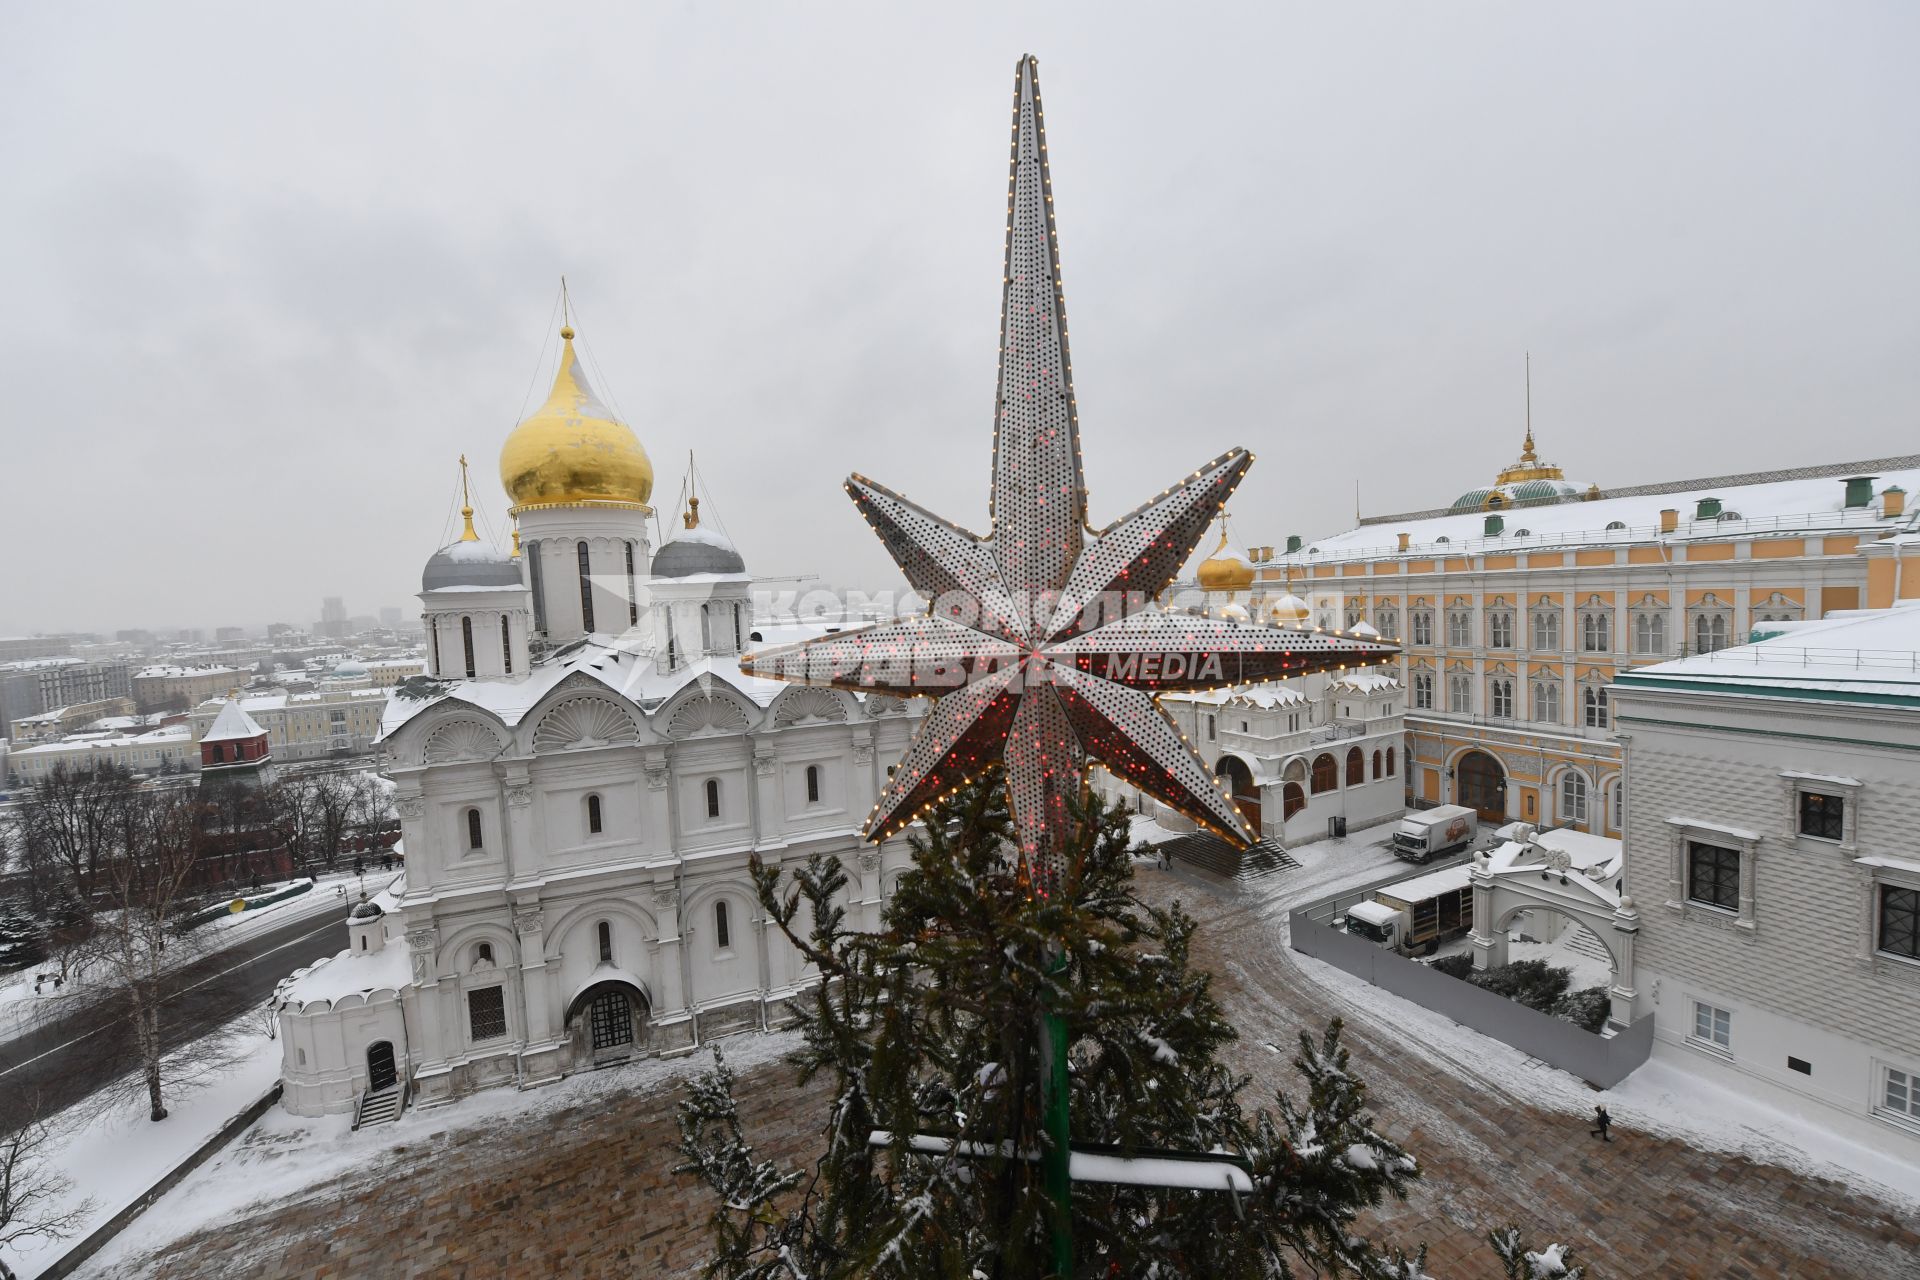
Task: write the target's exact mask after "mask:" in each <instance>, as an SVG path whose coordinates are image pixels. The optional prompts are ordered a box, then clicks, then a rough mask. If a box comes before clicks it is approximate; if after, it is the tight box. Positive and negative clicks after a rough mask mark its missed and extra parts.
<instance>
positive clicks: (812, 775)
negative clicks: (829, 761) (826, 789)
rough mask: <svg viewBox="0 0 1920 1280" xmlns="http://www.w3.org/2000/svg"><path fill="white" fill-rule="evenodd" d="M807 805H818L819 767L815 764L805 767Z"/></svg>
mask: <svg viewBox="0 0 1920 1280" xmlns="http://www.w3.org/2000/svg"><path fill="white" fill-rule="evenodd" d="M807 803H808V804H819V803H820V766H819V765H817V764H810V765H808V766H807Z"/></svg>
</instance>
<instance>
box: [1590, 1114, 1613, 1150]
mask: <svg viewBox="0 0 1920 1280" xmlns="http://www.w3.org/2000/svg"><path fill="white" fill-rule="evenodd" d="M1593 1122H1594V1123H1595V1124H1596V1125H1598V1126H1599V1128H1597V1129H1589V1130H1588V1131H1587V1136H1588V1137H1590V1138H1598V1139H1600V1141H1602V1142H1612V1141H1613V1139H1612V1138H1610V1137H1608V1136H1607V1126H1608V1125H1611V1124H1612V1123H1613V1117H1612V1116H1610V1115H1608V1114H1607V1109H1606V1108H1605V1107H1595V1108H1594V1109H1593Z"/></svg>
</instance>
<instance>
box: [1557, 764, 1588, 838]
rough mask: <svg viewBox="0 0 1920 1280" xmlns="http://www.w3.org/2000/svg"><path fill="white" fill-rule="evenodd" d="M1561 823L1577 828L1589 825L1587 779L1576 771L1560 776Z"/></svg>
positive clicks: (1572, 770)
mask: <svg viewBox="0 0 1920 1280" xmlns="http://www.w3.org/2000/svg"><path fill="white" fill-rule="evenodd" d="M1560 821H1562V822H1569V823H1572V824H1574V825H1575V826H1585V825H1586V823H1587V779H1586V777H1585V775H1583V774H1581V773H1580V772H1579V771H1578V770H1575V769H1569V770H1567V771H1566V772H1565V773H1563V774H1561V775H1560Z"/></svg>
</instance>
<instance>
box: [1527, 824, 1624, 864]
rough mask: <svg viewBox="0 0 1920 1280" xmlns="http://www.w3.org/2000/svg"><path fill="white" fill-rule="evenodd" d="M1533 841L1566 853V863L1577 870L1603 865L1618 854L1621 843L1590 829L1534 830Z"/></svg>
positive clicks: (1542, 846) (1545, 847)
mask: <svg viewBox="0 0 1920 1280" xmlns="http://www.w3.org/2000/svg"><path fill="white" fill-rule="evenodd" d="M1533 843H1534V844H1536V845H1538V846H1539V847H1540V848H1542V849H1550V850H1553V851H1555V852H1558V853H1564V854H1566V855H1567V864H1568V865H1569V866H1570V867H1572V868H1573V869H1575V870H1577V871H1585V870H1586V869H1587V868H1588V867H1604V866H1606V865H1607V864H1608V863H1609V862H1612V861H1613V860H1614V859H1615V858H1617V857H1619V856H1620V850H1621V843H1620V841H1619V840H1616V839H1613V838H1612V837H1609V836H1597V835H1594V834H1593V833H1592V832H1590V831H1570V830H1561V829H1556V830H1553V831H1536V832H1535V833H1534V834H1533Z"/></svg>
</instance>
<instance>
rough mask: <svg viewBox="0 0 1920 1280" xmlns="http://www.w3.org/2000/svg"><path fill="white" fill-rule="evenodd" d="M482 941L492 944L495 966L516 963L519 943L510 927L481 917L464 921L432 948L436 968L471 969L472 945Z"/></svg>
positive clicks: (457, 971) (440, 969) (453, 970)
mask: <svg viewBox="0 0 1920 1280" xmlns="http://www.w3.org/2000/svg"><path fill="white" fill-rule="evenodd" d="M482 942H485V943H490V944H492V946H493V963H494V966H495V967H496V968H500V969H505V968H507V967H508V966H509V965H513V964H517V963H519V960H520V944H519V941H518V940H517V939H516V938H515V937H514V936H513V930H511V929H509V928H507V926H506V925H504V924H501V923H499V922H497V921H492V920H483V921H481V922H479V923H478V924H470V925H467V926H466V927H465V928H463V929H461V930H460V931H459V932H457V933H454V934H452V935H451V936H449V937H448V938H447V940H446V941H445V942H443V943H441V944H440V945H439V946H438V947H436V948H435V949H434V952H435V953H434V965H435V967H436V969H438V970H439V971H440V972H442V973H468V972H471V971H472V969H473V965H472V964H471V959H472V952H473V948H474V946H475V945H476V944H478V943H482Z"/></svg>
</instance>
